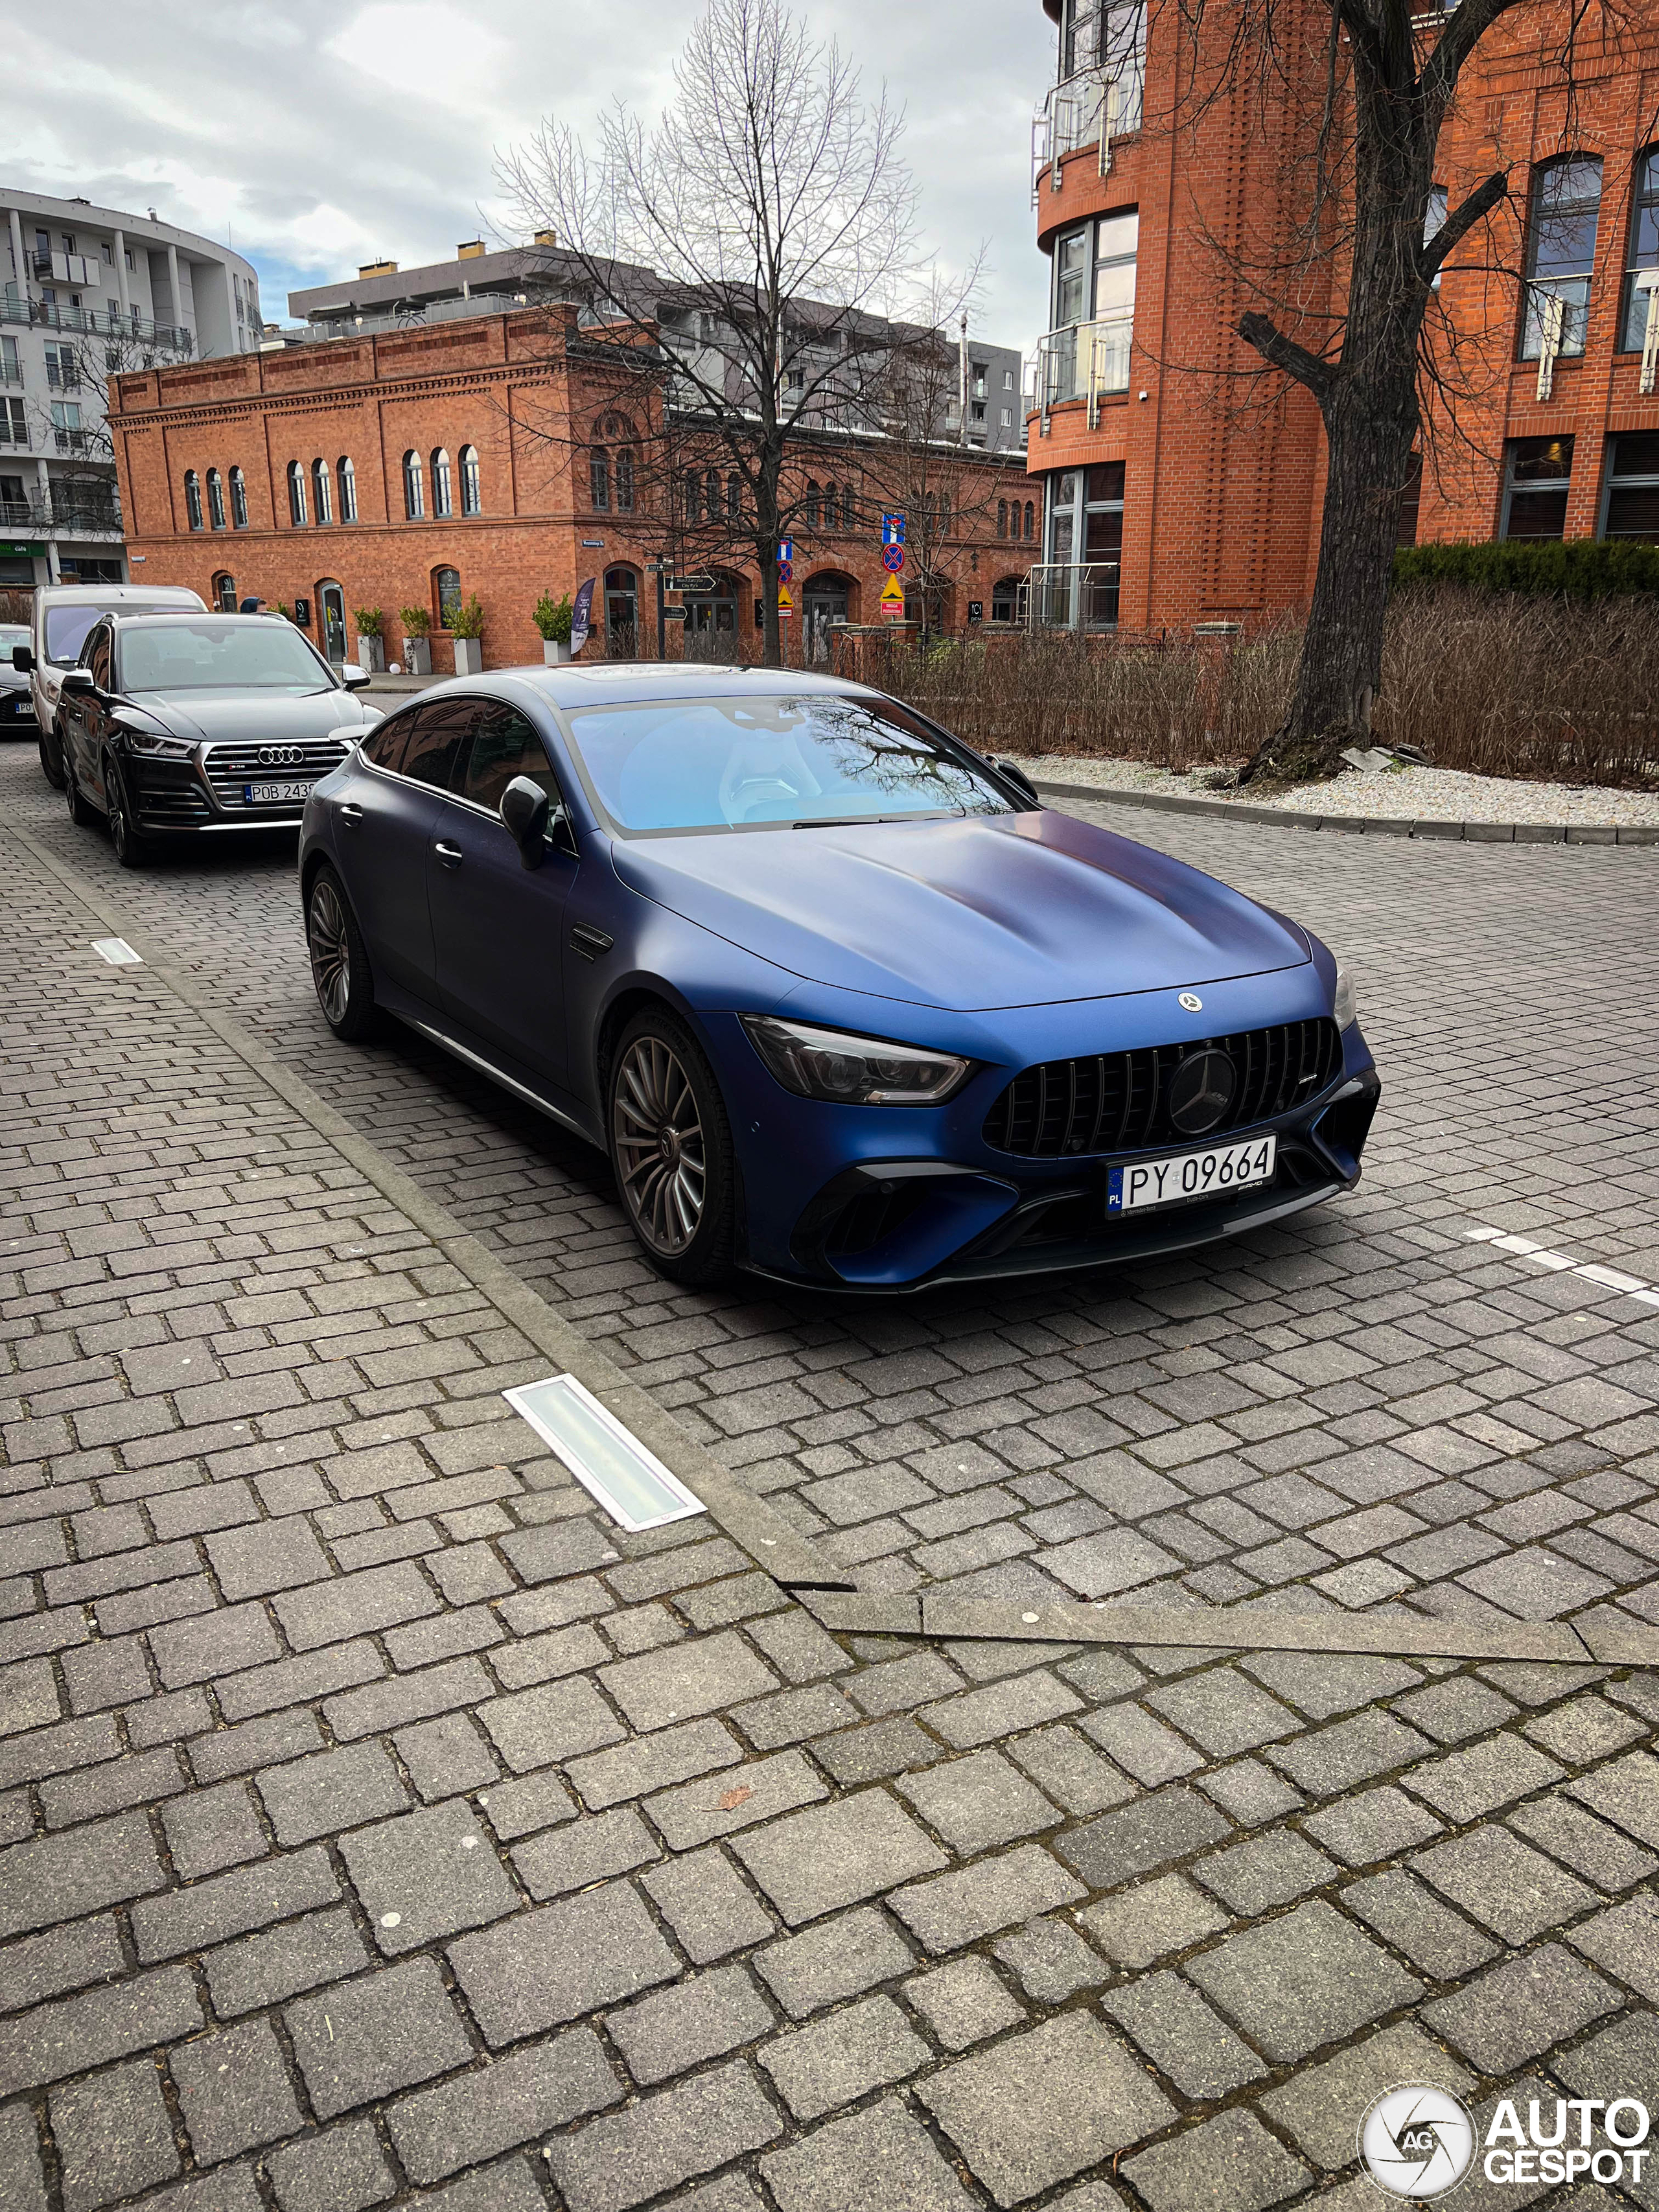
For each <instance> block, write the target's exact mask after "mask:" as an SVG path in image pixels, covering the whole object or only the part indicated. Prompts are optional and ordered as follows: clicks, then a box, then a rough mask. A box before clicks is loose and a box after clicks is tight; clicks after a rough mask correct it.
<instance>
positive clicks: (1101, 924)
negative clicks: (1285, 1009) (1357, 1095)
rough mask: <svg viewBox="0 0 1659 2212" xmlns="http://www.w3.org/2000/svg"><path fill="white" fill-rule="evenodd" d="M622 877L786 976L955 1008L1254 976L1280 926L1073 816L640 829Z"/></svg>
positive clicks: (1271, 957) (1278, 959) (1305, 953)
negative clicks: (668, 831)
mask: <svg viewBox="0 0 1659 2212" xmlns="http://www.w3.org/2000/svg"><path fill="white" fill-rule="evenodd" d="M612 852H613V854H614V860H615V866H616V870H617V875H618V876H619V877H620V878H622V880H623V883H624V884H628V886H629V888H630V889H631V890H635V891H637V892H639V893H640V895H641V896H642V897H645V898H648V899H653V900H654V901H655V902H657V903H658V904H659V905H660V906H665V907H667V908H670V909H671V911H672V912H674V913H676V914H678V915H684V917H685V918H686V920H687V921H694V922H696V923H699V924H700V925H701V926H702V927H703V928H705V929H708V930H712V931H714V933H716V934H717V935H719V936H720V937H724V938H726V939H730V941H731V942H732V943H733V944H736V945H742V946H743V947H744V949H745V950H746V951H751V952H755V953H758V954H760V955H761V956H762V957H764V958H765V959H768V960H769V961H772V962H773V963H775V965H777V966H779V967H781V968H784V969H787V970H789V971H790V972H791V973H792V974H793V975H801V976H805V977H808V978H810V979H811V981H814V982H818V983H826V984H829V985H832V986H834V987H836V988H837V989H841V990H848V991H863V992H867V993H870V994H872V995H874V996H876V997H878V998H885V999H898V1000H907V1001H908V1002H909V1003H911V1004H913V1005H921V1006H942V1007H947V1008H951V1009H953V1010H956V1011H958V1012H985V1011H989V1010H990V1009H992V1008H994V1007H998V1006H1041V1005H1046V1004H1051V1003H1053V1002H1055V1001H1058V1000H1068V999H1099V998H1111V997H1116V996H1118V995H1119V994H1123V993H1127V992H1133V991H1150V990H1158V989H1164V988H1169V987H1183V986H1185V985H1187V984H1190V983H1206V982H1217V981H1220V980H1221V979H1223V978H1224V977H1228V976H1238V975H1263V974H1266V973H1267V972H1268V971H1270V970H1271V969H1279V968H1290V967H1295V966H1297V965H1299V964H1300V963H1302V962H1304V961H1305V960H1306V959H1308V958H1309V957H1310V954H1309V948H1308V940H1307V939H1306V938H1305V937H1304V936H1303V934H1302V933H1301V932H1300V931H1299V930H1298V929H1297V928H1296V927H1295V926H1294V924H1293V923H1291V922H1287V921H1284V920H1283V919H1281V918H1280V917H1279V915H1273V914H1270V913H1268V912H1267V909H1266V908H1262V907H1259V906H1257V905H1256V904H1255V901H1254V900H1252V899H1248V898H1245V897H1243V896H1242V895H1241V894H1240V893H1239V892H1237V891H1234V890H1229V889H1228V888H1227V886H1226V885H1225V884H1218V883H1217V882H1216V881H1215V879H1214V878H1213V877H1211V876H1206V875H1203V874H1200V872H1199V871H1198V870H1197V869H1196V868H1189V867H1188V866H1185V865H1184V864H1183V863H1182V862H1181V861H1179V860H1170V859H1169V858H1168V857H1167V855H1165V854H1162V853H1156V852H1153V851H1152V850H1151V849H1150V848H1147V847H1146V846H1144V845H1137V844H1135V843H1134V842H1133V841H1132V840H1131V839H1129V838H1127V837H1118V836H1113V834H1112V833H1111V831H1109V830H1108V829H1097V828H1096V827H1095V826H1094V825H1093V824H1092V823H1087V822H1080V821H1079V820H1077V819H1076V817H1073V816H1072V815H1068V814H1056V813H1051V812H1048V811H1043V812H1042V813H1031V814H1004V815H994V816H971V817H967V818H965V819H961V820H953V821H948V822H939V821H933V822H909V823H860V824H857V825H856V826H854V827H850V828H845V829H796V830H788V829H779V830H764V831H749V832H743V831H737V832H732V833H728V834H726V835H723V836H721V835H715V836H678V837H656V838H635V839H632V840H629V842H625V843H624V842H620V841H618V842H616V843H615V844H614V845H613V847H612Z"/></svg>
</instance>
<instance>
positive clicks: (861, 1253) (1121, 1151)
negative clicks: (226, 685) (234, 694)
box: [300, 663, 1380, 1291]
mask: <svg viewBox="0 0 1659 2212" xmlns="http://www.w3.org/2000/svg"><path fill="white" fill-rule="evenodd" d="M300 866H301V895H302V897H303V900H304V908H305V918H306V927H307V938H308V941H309V946H310V953H311V963H312V971H313V976H314V978H315V981H316V986H317V994H318V998H319V1001H320V1004H321V1006H322V1010H323V1013H324V1015H325V1018H326V1019H327V1021H328V1022H329V1024H330V1025H331V1027H332V1028H333V1030H335V1032H336V1034H337V1035H338V1036H342V1037H345V1038H356V1037H361V1036H364V1035H365V1034H366V1033H367V1032H368V1030H369V1028H370V1026H371V1024H372V1023H373V1020H374V1013H375V1010H376V1008H377V1007H384V1008H386V1009H387V1010H389V1011H390V1012H392V1013H394V1014H396V1015H398V1016H399V1017H400V1018H402V1019H403V1020H404V1021H406V1022H408V1023H410V1024H411V1025H412V1026H413V1027H414V1028H416V1029H417V1030H420V1031H421V1032H422V1034H423V1035H424V1036H428V1037H430V1038H432V1039H434V1040H435V1042H437V1043H439V1044H441V1045H442V1046H444V1047H445V1048H447V1050H449V1051H450V1052H453V1053H454V1054H456V1055H457V1056H458V1057H459V1058H460V1059H461V1060H465V1061H466V1062H467V1063H468V1064H469V1065H470V1066H474V1067H477V1068H481V1069H483V1072H484V1073H487V1074H489V1075H491V1076H493V1077H494V1078H495V1079H496V1080H497V1081H498V1082H500V1083H501V1084H503V1085H505V1086H506V1087H507V1089H508V1090H509V1091H513V1092H514V1093H515V1094H516V1095H517V1096H518V1097H521V1098H525V1099H527V1100H528V1101H529V1102H530V1103H532V1104H533V1105H535V1106H538V1107H539V1108H540V1109H542V1110H543V1111H544V1112H545V1113H547V1114H549V1115H551V1116H552V1117H553V1119H554V1120H556V1121H559V1122H562V1124H564V1125H565V1126H566V1127H568V1128H570V1129H573V1130H574V1131H576V1132H577V1133H579V1134H580V1135H581V1136H582V1137H585V1138H586V1139H588V1140H589V1141H590V1142H591V1143H593V1144H596V1145H599V1146H604V1147H605V1148H606V1149H607V1150H608V1152H609V1153H610V1156H611V1163H612V1165H613V1167H614V1169H615V1170H616V1176H617V1188H618V1190H619V1192H620V1194H621V1196H622V1201H623V1206H624V1208H625V1209H626V1212H627V1214H628V1218H629V1221H630V1223H631V1224H632V1225H633V1229H634V1232H635V1236H636V1237H637V1238H638V1240H639V1243H640V1244H641V1247H642V1249H644V1251H645V1253H646V1255H647V1257H648V1258H649V1259H650V1261H652V1263H653V1265H654V1266H655V1267H657V1268H658V1269H659V1271H660V1272H661V1273H663V1274H665V1275H667V1276H669V1277H671V1278H672V1279H675V1280H678V1281H681V1282H698V1281H703V1280H707V1279H710V1278H712V1277H714V1276H716V1275H718V1274H720V1273H723V1272H724V1271H725V1270H726V1268H728V1267H731V1266H732V1264H733V1263H737V1264H739V1265H742V1266H744V1267H750V1268H752V1269H756V1270H758V1271H759V1272H761V1273H765V1274H769V1275H774V1276H781V1277H785V1278H788V1279H793V1280H795V1281H798V1282H806V1283H817V1284H822V1285H829V1286H836V1287H842V1288H845V1287H855V1288H858V1289H860V1290H866V1291H896V1290H908V1289H914V1288H915V1287H916V1286H918V1285H921V1284H924V1283H937V1282H951V1281H957V1282H959V1281H963V1280H966V1279H979V1278H983V1277H987V1276H997V1275H1012V1274H1019V1273H1028V1272H1030V1271H1033V1270H1037V1269H1051V1268H1060V1267H1079V1266H1088V1265H1096V1264H1099V1263H1102V1262H1108V1261H1120V1260H1127V1259H1138V1258H1141V1257H1143V1256H1145V1255H1147V1254H1150V1253H1162V1252H1169V1251H1174V1250H1176V1249H1180V1248H1181V1247H1182V1246H1185V1245H1192V1244H1201V1243H1206V1242H1208V1241H1210V1240H1211V1239H1213V1238H1218V1237H1230V1236H1237V1235H1238V1234H1240V1233H1241V1232H1243V1231H1247V1230H1251V1229H1255V1228H1260V1227H1261V1226H1263V1225H1265V1224H1267V1223H1268V1222H1273V1221H1279V1220H1283V1219H1284V1218H1285V1217H1287V1216H1288V1215H1291V1214H1294V1213H1298V1212H1301V1211H1302V1210H1303V1209H1304V1207H1306V1206H1313V1205H1316V1204H1317V1203H1318V1202H1319V1201H1320V1200H1323V1199H1327V1198H1330V1197H1332V1196H1334V1194H1336V1193H1337V1192H1339V1191H1341V1190H1346V1189H1348V1188H1352V1185H1353V1184H1354V1183H1355V1182H1357V1181H1358V1176H1359V1156H1360V1152H1361V1150H1362V1147H1363V1146H1364V1141H1365V1137H1366V1133H1367V1131H1368V1130H1369V1128H1370V1121H1371V1116H1372V1114H1373V1112H1374V1111H1375V1109H1376V1102H1377V1097H1378V1093H1379V1090H1380V1085H1379V1083H1378V1079H1377V1076H1376V1069H1375V1066H1374V1065H1373V1063H1372V1060H1371V1055H1370V1051H1369V1050H1368V1049H1367V1047H1366V1045H1365V1042H1364V1038H1363V1037H1362V1036H1361V1034H1360V1031H1359V1028H1358V1022H1357V1020H1356V1018H1355V1010H1354V1000H1353V993H1352V987H1351V986H1350V984H1349V982H1348V981H1347V979H1346V976H1345V975H1343V973H1342V972H1341V970H1340V969H1339V968H1338V966H1337V964H1336V962H1335V961H1334V959H1333V957H1331V955H1330V953H1329V952H1328V951H1327V950H1326V948H1325V947H1324V946H1323V945H1321V944H1320V943H1319V942H1318V940H1317V939H1315V938H1312V937H1310V935H1309V934H1308V933H1306V932H1305V931H1304V930H1303V929H1301V928H1300V927H1297V924H1296V923H1295V922H1293V921H1287V920H1285V917H1284V916H1282V915H1277V914H1273V913H1271V912H1269V911H1268V910H1267V909H1266V908H1262V907H1260V906H1257V905H1255V903H1254V902H1252V901H1251V900H1249V899H1248V898H1245V897H1243V896H1241V895H1240V894H1239V893H1238V892H1237V891H1234V890H1229V889H1228V888H1227V887H1226V886H1225V884H1219V883H1218V882H1216V881H1215V880H1214V879H1213V878H1211V877H1208V876H1205V875H1202V874H1200V872H1199V871H1198V870H1197V869H1195V868H1190V867H1188V866H1184V865H1183V864H1182V862H1180V861H1178V860H1170V859H1168V858H1167V857H1166V856H1165V855H1164V854H1161V853H1158V852H1155V851H1152V850H1151V849H1150V848H1146V847H1145V846H1141V845H1138V844H1135V843H1133V842H1132V841H1131V840H1129V839H1128V838H1126V837H1120V836H1114V835H1113V833H1112V832H1111V831H1109V830H1107V829H1097V828H1096V827H1095V826H1093V825H1092V824H1091V823H1085V822H1082V821H1079V820H1078V819H1076V818H1075V817H1073V816H1070V815H1066V814H1061V813H1057V812H1054V811H1050V810H1048V809H1047V808H1045V807H1043V806H1042V803H1041V801H1040V800H1039V799H1038V798H1037V795H1036V792H1035V791H1034V790H1033V789H1032V787H1030V784H1028V783H1027V782H1026V781H1025V779H1024V775H1022V774H1021V773H1020V771H1019V770H1018V769H1017V768H1016V767H1015V766H1013V764H1012V763H1006V762H994V761H986V760H984V759H981V757H979V755H977V754H976V753H975V752H973V751H971V750H969V748H968V747H967V746H966V745H964V744H961V743H960V742H959V741H957V739H956V738H951V737H950V736H948V735H947V734H946V733H945V732H944V731H943V730H940V729H939V728H937V727H936V726H934V725H933V723H931V722H929V721H927V720H924V718H923V717H921V715H919V714H916V713H915V711H914V710H913V709H911V708H907V707H903V706H901V705H899V704H898V703H897V702H895V701H893V700H891V699H889V698H886V697H884V696H882V695H881V694H880V693H878V692H876V691H873V690H868V689H866V688H865V687H863V686H860V685H858V684H848V683H838V682H835V681H831V680H829V679H826V678H817V677H811V676H798V675H792V674H785V673H781V672H780V671H776V670H773V669H753V670H743V669H732V668H720V667H712V666H704V665H685V664H677V665H666V666H652V665H640V664H637V663H636V664H628V665H624V664H619V663H609V664H604V663H602V664H600V665H597V666H595V667H593V668H585V667H581V666H573V667H567V668H561V669H551V668H548V669H535V670H526V669H519V670H515V671H512V672H510V673H508V672H502V673H499V674H494V675H490V676H488V677H483V678H470V679H466V680H465V681H460V682H453V683H448V684H441V685H440V686H437V687H436V688H435V689H434V690H430V691H428V692H425V693H423V694H422V696H420V698H419V699H418V700H416V702H413V703H411V704H410V706H408V707H406V708H402V709H401V710H400V711H398V713H396V714H392V715H389V716H388V717H387V718H386V720H384V721H383V722H382V723H380V726H379V727H378V728H377V729H375V730H374V731H373V732H370V733H369V734H368V736H367V737H366V738H364V740H363V741H362V743H361V744H359V745H358V746H356V748H354V750H352V752H351V754H350V755H349V757H348V758H347V759H346V760H345V761H344V762H343V763H342V764H341V766H340V767H339V768H338V769H337V770H335V771H334V773H333V774H331V775H326V776H325V777H323V778H322V779H321V780H320V781H319V782H318V784H317V786H316V787H315V788H314V790H313V793H312V794H311V797H310V799H309V800H308V801H307V806H306V812H305V823H304V828H303V829H302V832H301V850H300Z"/></svg>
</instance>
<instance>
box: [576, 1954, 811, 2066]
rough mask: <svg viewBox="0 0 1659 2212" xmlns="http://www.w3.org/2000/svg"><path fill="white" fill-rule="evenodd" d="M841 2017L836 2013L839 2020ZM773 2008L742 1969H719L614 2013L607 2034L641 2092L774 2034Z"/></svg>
mask: <svg viewBox="0 0 1659 2212" xmlns="http://www.w3.org/2000/svg"><path fill="white" fill-rule="evenodd" d="M840 2017H842V2015H837V2018H840ZM774 2025H775V2022H774V2018H773V2014H772V2011H771V2008H770V2007H769V2005H768V2004H767V2002H766V2001H765V1999H764V1998H763V1996H762V1995H761V1993H760V1991H759V1990H757V1988H756V1986H755V1984H754V1982H753V1981H752V1980H751V1978H750V1976H749V1974H748V1973H747V1972H745V1971H744V1969H743V1968H742V1967H741V1966H717V1967H715V1968H714V1970H713V1972H708V1973H704V1974H694V1975H692V1976H691V1977H690V1978H689V1979H687V1980H684V1981H682V1982H678V1983H677V1984H675V1985H674V1987H673V1988H672V1989H668V1990H659V1991H657V1992H656V1993H655V1994H654V1995H653V1996H647V1997H641V1999H640V2000H639V2002H637V2003H636V2004H631V2005H625V2006H623V2007H622V2008H620V2009H619V2010H617V2011H613V2012H612V2013H611V2015H610V2016H609V2018H608V2019H607V2021H606V2023H605V2027H606V2032H607V2033H609V2035H610V2037H611V2041H612V2042H613V2043H614V2044H615V2045H616V2046H617V2049H618V2050H619V2051H621V2052H622V2055H623V2058H624V2059H626V2061H627V2062H628V2070H629V2073H630V2074H631V2075H633V2077H634V2079H635V2081H637V2082H638V2083H640V2085H641V2087H645V2088H651V2087H655V2085H656V2084H657V2083H658V2082H659V2081H668V2080H669V2079H670V2078H671V2076H672V2075H676V2074H684V2073H687V2072H689V2071H690V2069H691V2068H692V2067H694V2066H698V2065H701V2064H702V2062H703V2061H704V2060H705V2059H708V2058H723V2057H725V2056H726V2053H727V2052H728V2051H736V2050H738V2048H740V2046H741V2045H744V2044H745V2043H753V2042H755V2041H756V2040H757V2039H758V2038H759V2037H761V2036H763V2035H766V2034H768V2033H770V2031H771V2029H772V2027H773V2026H774Z"/></svg>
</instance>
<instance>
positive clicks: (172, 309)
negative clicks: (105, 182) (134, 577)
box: [0, 190, 260, 586]
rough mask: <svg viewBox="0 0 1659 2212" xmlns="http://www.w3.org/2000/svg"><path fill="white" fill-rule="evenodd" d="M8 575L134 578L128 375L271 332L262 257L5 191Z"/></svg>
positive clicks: (2, 522) (1, 375)
mask: <svg viewBox="0 0 1659 2212" xmlns="http://www.w3.org/2000/svg"><path fill="white" fill-rule="evenodd" d="M0 217H3V228H0V283H3V291H0V585H6V586H19V585H30V584H39V583H48V582H55V581H58V580H60V579H61V580H66V581H70V582H76V581H85V582H110V581H114V580H120V579H122V578H123V577H125V575H126V574H127V568H126V564H125V554H124V550H123V545H122V520H121V510H120V503H119V501H118V497H117V492H116V472H115V462H114V454H113V450H112V442H111V438H110V434H109V431H108V428H107V426H106V419H105V418H106V392H107V389H108V381H109V379H110V377H111V376H112V375H118V374H124V373H126V372H129V371H131V370H133V369H137V368H146V367H149V366H150V365H153V364H158V363H163V362H175V361H182V360H185V359H187V358H190V357H191V356H195V357H197V358H211V357H213V356H217V355H222V354H234V353H250V352H253V351H255V350H257V349H258V344H259V340H260V320H259V283H258V277H257V276H255V274H254V271H253V268H252V264H251V263H249V262H247V261H245V260H244V259H243V258H242V257H241V256H240V254H237V253H233V252H230V251H229V249H228V247H226V246H218V245H216V244H215V243H214V241H213V240H211V239H207V238H198V237H197V236H196V235H195V234H194V233H193V232H191V231H186V230H179V229H177V228H174V226H173V224H171V223H165V222H160V221H158V220H157V218H156V217H155V215H154V214H146V215H143V216H135V215H130V214H126V213H124V212H123V211H122V210H119V209H117V208H105V207H98V206H94V204H93V203H92V202H91V201H90V200H85V199H51V198H47V197H45V196H44V195H42V194H40V193H38V192H22V191H3V190H0Z"/></svg>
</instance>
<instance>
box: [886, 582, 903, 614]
mask: <svg viewBox="0 0 1659 2212" xmlns="http://www.w3.org/2000/svg"><path fill="white" fill-rule="evenodd" d="M881 611H882V614H883V616H884V617H885V619H886V620H887V621H888V622H902V621H903V620H904V586H903V585H902V584H901V583H900V581H899V580H898V578H897V577H896V576H889V577H888V579H887V581H886V582H885V583H884V585H883V586H882V587H881Z"/></svg>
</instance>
